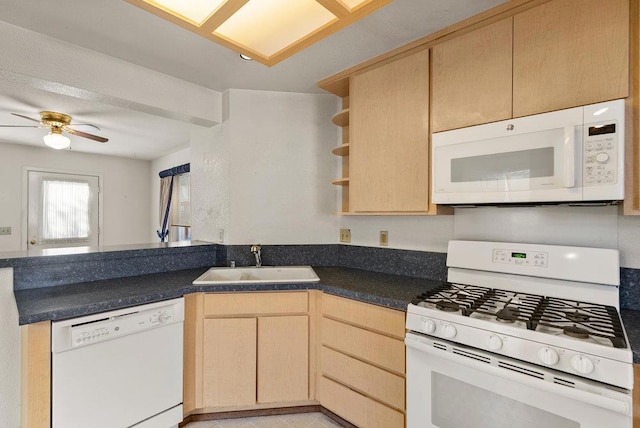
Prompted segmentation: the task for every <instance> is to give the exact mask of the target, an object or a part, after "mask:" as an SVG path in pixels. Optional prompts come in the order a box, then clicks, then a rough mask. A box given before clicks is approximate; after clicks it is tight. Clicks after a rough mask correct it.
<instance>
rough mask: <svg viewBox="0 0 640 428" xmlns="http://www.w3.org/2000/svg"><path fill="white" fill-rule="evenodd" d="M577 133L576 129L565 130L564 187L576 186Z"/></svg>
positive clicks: (568, 127) (567, 128)
mask: <svg viewBox="0 0 640 428" xmlns="http://www.w3.org/2000/svg"><path fill="white" fill-rule="evenodd" d="M575 164H576V131H575V127H573V126H567V127H566V128H564V165H563V167H564V187H574V186H575V185H576V170H575Z"/></svg>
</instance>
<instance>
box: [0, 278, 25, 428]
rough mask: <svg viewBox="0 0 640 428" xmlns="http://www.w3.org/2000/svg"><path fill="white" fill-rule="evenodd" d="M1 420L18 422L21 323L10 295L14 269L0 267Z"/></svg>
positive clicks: (13, 424)
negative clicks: (19, 323) (19, 324)
mask: <svg viewBox="0 0 640 428" xmlns="http://www.w3.org/2000/svg"><path fill="white" fill-rule="evenodd" d="M0 325H1V326H2V328H0V361H1V362H2V363H1V364H0V421H1V422H2V423H1V425H2V426H3V427H18V426H20V327H19V326H18V309H17V308H16V301H15V298H14V297H13V269H11V268H7V269H0Z"/></svg>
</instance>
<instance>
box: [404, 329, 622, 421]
mask: <svg viewBox="0 0 640 428" xmlns="http://www.w3.org/2000/svg"><path fill="white" fill-rule="evenodd" d="M405 343H406V345H407V428H431V427H437V428H459V427H467V426H473V427H478V428H511V427H518V428H539V427H545V428H602V427H616V428H631V427H632V418H631V394H630V392H629V391H626V390H622V389H619V388H615V387H608V386H605V385H604V384H600V383H597V382H592V381H588V380H584V379H581V378H577V377H575V376H570V375H566V374H564V373H561V372H556V371H553V370H549V369H545V368H542V367H538V366H535V365H532V364H527V363H524V362H521V361H518V360H512V359H507V358H505V357H501V356H497V355H494V354H491V353H488V352H484V351H479V350H477V349H473V348H468V347H465V346H461V345H458V344H453V343H450V342H446V341H442V340H433V339H431V338H429V337H427V336H423V335H419V334H414V333H407V337H406V339H405Z"/></svg>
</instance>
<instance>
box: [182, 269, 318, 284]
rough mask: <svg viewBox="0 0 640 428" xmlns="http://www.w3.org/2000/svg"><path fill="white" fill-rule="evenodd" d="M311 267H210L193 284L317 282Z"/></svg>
mask: <svg viewBox="0 0 640 428" xmlns="http://www.w3.org/2000/svg"><path fill="white" fill-rule="evenodd" d="M318 281H320V278H318V275H316V273H315V272H314V271H313V269H312V268H311V266H263V267H237V268H231V267H212V268H211V269H209V270H208V271H206V272H205V273H203V274H202V275H200V277H199V278H198V279H196V280H195V281H193V283H194V284H282V283H288V282H290V283H299V282H318Z"/></svg>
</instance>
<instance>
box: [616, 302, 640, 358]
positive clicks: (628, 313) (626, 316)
mask: <svg viewBox="0 0 640 428" xmlns="http://www.w3.org/2000/svg"><path fill="white" fill-rule="evenodd" d="M620 316H621V317H622V323H623V324H624V329H625V330H626V332H627V337H628V338H629V345H631V350H632V351H633V362H634V363H635V364H640V311H636V310H633V309H622V310H621V311H620Z"/></svg>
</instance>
